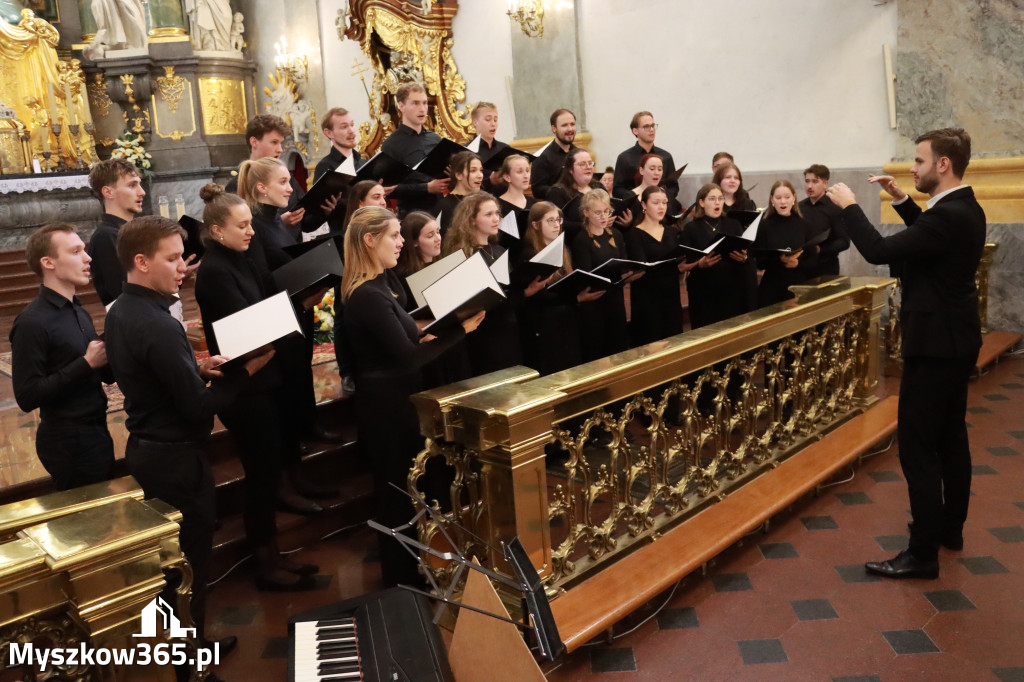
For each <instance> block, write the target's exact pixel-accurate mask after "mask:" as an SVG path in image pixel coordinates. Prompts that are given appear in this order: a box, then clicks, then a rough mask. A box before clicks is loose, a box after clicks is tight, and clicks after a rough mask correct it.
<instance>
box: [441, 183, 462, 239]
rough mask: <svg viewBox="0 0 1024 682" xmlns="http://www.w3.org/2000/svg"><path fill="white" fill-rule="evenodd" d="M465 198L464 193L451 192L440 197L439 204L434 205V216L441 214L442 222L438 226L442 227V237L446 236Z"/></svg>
mask: <svg viewBox="0 0 1024 682" xmlns="http://www.w3.org/2000/svg"><path fill="white" fill-rule="evenodd" d="M464 198H465V195H463V194H453V193H451V192H449V193H448V194H445V195H444V196H443V197H441V198H440V199H438V201H437V206H435V207H434V212H433V214H434V216H435V217H437V215H438V214H440V216H441V223H440V225H438V227H440V228H441V237H442V238H444V236H445V235H446V234H448V228H449V227H451V224H452V218H454V217H455V209H457V208H458V207H459V204H461V203H462V200H463V199H464Z"/></svg>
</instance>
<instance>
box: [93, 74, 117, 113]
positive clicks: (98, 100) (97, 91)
mask: <svg viewBox="0 0 1024 682" xmlns="http://www.w3.org/2000/svg"><path fill="white" fill-rule="evenodd" d="M87 87H88V89H89V101H90V102H91V103H92V104H94V105H96V111H97V112H98V113H99V115H100V116H106V115H107V114H109V113H110V105H111V104H113V102H111V101H110V96H109V95H107V84H106V81H104V80H103V74H102V73H99V72H97V73H94V74H93V75H92V82H91V83H89V85H88V86H87Z"/></svg>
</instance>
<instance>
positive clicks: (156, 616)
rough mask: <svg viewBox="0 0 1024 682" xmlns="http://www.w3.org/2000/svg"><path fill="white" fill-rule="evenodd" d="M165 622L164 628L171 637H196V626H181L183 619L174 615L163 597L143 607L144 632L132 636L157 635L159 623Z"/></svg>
mask: <svg viewBox="0 0 1024 682" xmlns="http://www.w3.org/2000/svg"><path fill="white" fill-rule="evenodd" d="M160 622H162V623H163V629H164V630H165V631H166V632H167V634H168V636H169V637H195V636H196V629H195V628H183V627H181V621H179V620H178V617H177V616H175V615H174V611H172V610H171V607H170V606H169V605H168V604H167V602H165V601H164V600H163V599H162V598H160V597H157V598H156V599H154V600H153V601H151V602H149V604H147V605H146V608H144V609H142V632H140V633H138V634H136V635H132V637H156V636H157V629H158V627H157V626H158V623H160Z"/></svg>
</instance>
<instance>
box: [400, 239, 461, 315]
mask: <svg viewBox="0 0 1024 682" xmlns="http://www.w3.org/2000/svg"><path fill="white" fill-rule="evenodd" d="M464 260H466V254H465V252H463V251H462V249H459V250H458V251H454V252H452V253H450V254H448V255H447V256H445V257H444V258H442V259H441V260H438V261H435V262H433V263H431V264H430V265H428V266H426V267H425V268H423V269H421V270H419V271H417V272H414V273H412V274H411V275H409V276H408V277H406V278H405V283H406V284H408V285H409V291H411V292H412V297H413V298H414V299H416V305H417V306H418V307H422V306H424V305H426V304H427V299H425V298H423V290H424V289H426V288H427V287H429V286H430V285H431V284H433V283H434V282H436V281H437V280H439V279H441V278H442V277H444V276H445V275H447V274H448V273H449V272H451V271H452V270H454V269H455V268H456V267H458V265H459V264H460V263H462V262H463V261H464Z"/></svg>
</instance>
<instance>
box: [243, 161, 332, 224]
mask: <svg viewBox="0 0 1024 682" xmlns="http://www.w3.org/2000/svg"><path fill="white" fill-rule="evenodd" d="M288 184H289V185H290V186H291V188H292V194H291V196H290V197H288V205H287V206H285V207H284V208H278V209H275V210H276V211H277V212H278V214H279V215H280V214H282V213H289V212H291V211H294V210H295V209H296V208H297V207H298V205H299V199H301V198H302V197H304V196H306V188H305V187H303V186H302V183H300V182H299V181H298V180H296V179H295V178H294V177H293V176H292V175H289V176H288ZM224 191H225V192H231V193H232V194H238V175H237V174H236V175H233V176H232V177H231V179H230V180H228V182H227V184H226V185H224ZM325 220H327V218H326V217H324V214H323V211H321V210H320V207H317V209H316V210H315V211H306V213H305V214H303V216H302V220H301V221H300V222H299V223H297V224H295V225H291V226H288V227H287V229H288V231H289V232H290V233H291V234H292V235H293V237H294V238H295V241H298V240H299V239H300V234H301V233H302V232H313V231H315V230H318V229H320V226H321V225H323V224H324V221H325ZM282 225H284V223H282Z"/></svg>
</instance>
